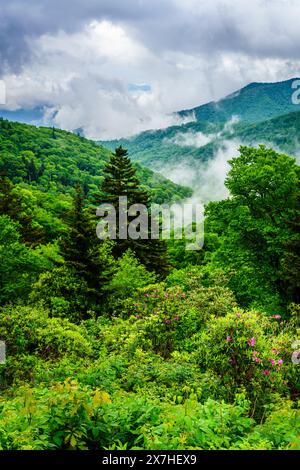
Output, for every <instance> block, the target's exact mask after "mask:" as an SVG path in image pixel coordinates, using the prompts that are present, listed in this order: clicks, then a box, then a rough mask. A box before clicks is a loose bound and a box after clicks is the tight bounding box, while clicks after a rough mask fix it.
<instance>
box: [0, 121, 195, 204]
mask: <svg viewBox="0 0 300 470" xmlns="http://www.w3.org/2000/svg"><path fill="white" fill-rule="evenodd" d="M109 155H110V151H109V150H107V149H105V148H104V147H102V146H99V145H98V144H96V143H95V142H93V141H91V140H87V139H85V138H83V137H80V136H78V135H75V134H73V133H71V132H66V131H62V130H58V129H53V128H47V127H35V126H31V125H27V124H21V123H13V122H10V121H7V120H4V119H1V118H0V172H1V171H5V172H6V174H7V176H9V177H10V178H11V180H12V181H13V182H14V183H16V184H21V185H22V186H24V185H25V186H26V185H30V187H31V188H33V189H36V190H38V191H49V190H51V191H52V192H53V193H56V194H57V197H58V198H60V197H62V195H68V194H69V193H70V192H71V191H72V189H73V187H74V186H75V184H76V182H77V181H80V182H81V183H82V184H83V185H84V188H85V191H86V192H89V193H90V194H92V192H93V191H95V190H97V188H98V187H99V184H100V183H101V181H102V171H103V167H104V165H105V163H106V162H107V160H108V158H109ZM136 168H137V174H138V177H139V179H140V181H141V182H142V184H143V186H144V188H145V189H146V190H147V191H149V192H150V194H151V196H152V200H153V201H154V202H157V203H161V202H171V201H177V200H180V199H182V198H184V197H187V196H189V195H190V194H191V190H190V189H189V188H184V187H181V186H178V185H176V184H174V183H173V182H171V181H170V180H168V179H166V178H164V177H163V176H161V175H158V174H155V173H154V172H153V171H151V170H150V169H148V168H143V167H141V166H140V165H138V164H137V165H136Z"/></svg>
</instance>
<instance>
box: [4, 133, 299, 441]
mask: <svg viewBox="0 0 300 470" xmlns="http://www.w3.org/2000/svg"><path fill="white" fill-rule="evenodd" d="M16 126H18V125H16ZM26 128H28V126H27V127H26ZM10 129H11V130H10V131H9V132H6V133H5V151H4V147H3V145H4V144H3V141H2V143H1V149H0V151H1V154H0V158H1V160H0V163H1V168H2V171H4V170H5V171H6V174H3V175H2V176H1V181H0V183H1V184H0V214H1V215H0V258H1V264H0V266H1V267H0V279H1V284H0V301H1V305H2V307H1V310H0V338H1V339H2V340H4V341H5V342H6V346H7V360H6V363H5V364H3V365H0V379H1V399H0V410H1V413H0V448H1V449H2V450H7V449H17V450H20V449H41V450H42V449H53V450H55V449H91V450H93V449H172V450H175V449H241V450H246V449H266V450H271V449H291V450H292V449H299V448H300V438H299V436H300V415H299V386H300V383H299V363H298V362H299V361H298V359H299V353H298V352H297V350H296V349H294V348H295V347H296V346H295V344H294V343H295V341H296V340H298V339H299V293H298V292H299V284H300V283H299V201H300V199H299V167H298V166H297V165H296V163H295V160H294V159H293V158H291V157H288V156H286V155H281V154H278V153H276V152H275V151H273V150H271V149H267V148H265V147H260V148H258V149H257V148H249V147H242V148H241V149H240V155H239V156H238V157H237V158H235V159H233V160H232V161H231V170H230V172H229V174H228V177H227V181H226V185H227V187H228V189H229V190H230V197H229V198H228V199H227V200H224V201H221V202H214V203H210V204H209V205H208V206H207V208H206V237H205V246H204V249H203V250H201V253H199V252H193V253H190V252H185V250H184V245H183V243H180V241H178V242H176V240H173V241H170V243H169V246H168V247H167V246H166V245H165V244H164V243H162V242H160V243H155V244H148V245H145V246H143V244H142V243H141V242H140V241H137V240H135V241H134V240H132V241H130V240H129V241H128V243H126V244H125V243H124V241H122V243H121V241H120V243H119V242H118V241H117V242H100V241H99V240H98V239H97V237H96V236H95V235H94V233H95V223H96V221H95V217H94V208H95V207H94V205H93V204H95V203H96V202H97V204H99V202H101V201H103V202H105V201H108V200H109V199H110V200H113V198H114V197H115V196H116V194H115V193H114V191H113V190H112V187H113V186H114V184H116V185H117V183H118V178H120V179H121V180H122V182H123V183H124V184H123V186H122V191H121V193H122V194H132V191H133V192H136V194H138V195H139V197H141V198H145V197H146V193H145V188H144V187H142V186H141V185H140V184H139V181H138V178H136V174H135V172H134V169H133V167H132V166H131V164H130V161H129V159H127V156H126V154H124V153H122V151H120V149H119V151H116V153H115V154H114V155H113V156H111V157H110V159H108V161H107V163H106V164H105V165H104V166H103V170H102V171H103V173H102V177H101V179H100V180H99V185H98V186H96V187H93V188H90V187H88V186H86V185H85V184H84V181H83V180H82V176H83V174H84V175H88V174H89V171H90V170H89V169H88V168H86V169H85V170H84V173H83V174H82V173H80V174H77V175H76V176H77V178H76V181H75V180H74V181H72V182H70V185H69V189H68V191H67V198H66V199H64V196H62V198H61V199H57V194H58V193H59V192H60V191H61V194H64V192H63V191H62V188H61V187H60V184H62V183H61V182H60V183H59V184H58V182H57V175H58V173H59V169H58V160H57V158H56V157H55V158H54V157H53V162H52V164H51V165H52V166H51V171H50V170H49V171H48V173H47V185H44V183H42V182H41V180H40V178H43V177H42V176H41V175H40V176H38V175H36V176H35V179H33V180H32V179H31V180H30V179H28V172H27V173H26V172H25V173H21V174H18V176H16V171H17V170H16V169H17V168H18V165H19V164H21V163H22V162H24V161H26V162H27V163H26V164H27V165H29V167H28V168H31V166H30V165H31V164H30V159H29V160H26V158H25V160H24V158H23V157H24V151H25V152H26V151H27V150H26V149H24V147H23V148H22V150H21V149H20V150H18V148H17V147H16V145H15V139H16V135H15V134H14V132H13V130H14V125H12V124H11V128H10ZM16 132H17V130H16ZM41 132H45V131H44V130H42V131H41ZM47 132H50V131H47ZM3 135H4V134H3V133H1V137H3ZM18 135H19V136H21V135H22V134H18ZM54 135H55V132H54ZM27 137H28V136H27ZM20 138H21V137H20ZM72 139H73V137H72ZM77 139H78V138H77ZM53 140H55V138H53ZM26 142H28V140H26ZM35 142H36V143H37V142H38V140H35ZM51 149H52V148H51V145H50V146H49V147H48V150H47V152H48V156H49V158H48V157H47V164H49V165H50V161H51V158H52V157H50V155H51V151H52V150H51ZM8 151H9V152H11V153H10V158H8V157H7V153H6V152H8ZM30 151H31V152H33V150H32V148H31V150H30ZM62 151H63V150H62ZM11 155H15V160H14V161H15V165H16V167H15V169H14V170H11V167H9V165H10V164H11V162H12V159H11ZM26 155H27V154H26ZM40 155H43V158H44V156H45V154H44V153H43V152H42V153H39V148H38V147H37V148H36V153H35V154H34V159H35V160H34V164H35V168H36V169H37V168H39V164H42V157H41V156H40ZM30 158H31V157H30ZM40 159H41V160H40ZM112 161H114V165H113V167H114V169H113V168H112V167H111V162H112ZM20 162H21V163H20ZM88 163H89V160H88V158H86V159H85V158H82V160H80V164H81V165H88ZM125 163H126V164H125ZM22 164H23V163H22ZM116 167H117V168H119V170H120V171H115V169H116ZM121 167H122V168H121ZM121 170H122V171H121ZM10 171H11V173H9V172H10ZM32 171H33V170H30V174H32ZM122 172H123V173H122ZM125 173H126V174H127V176H128V178H127V179H126V178H125V179H124V175H125ZM49 175H51V178H50V176H49ZM118 175H119V176H118ZM86 177H87V178H88V176H86ZM15 178H17V180H16V179H15ZM26 178H27V180H26ZM25 180H26V182H25ZM108 182H110V184H109V185H108V184H107V183H108ZM62 186H63V185H62ZM72 187H73V189H72ZM37 191H38V192H37ZM91 191H92V193H91ZM122 194H118V195H122ZM71 198H72V200H71ZM143 200H144V201H146V199H143ZM46 205H47V211H46V210H45V208H46ZM16 208H18V209H19V210H16ZM292 359H293V360H292Z"/></svg>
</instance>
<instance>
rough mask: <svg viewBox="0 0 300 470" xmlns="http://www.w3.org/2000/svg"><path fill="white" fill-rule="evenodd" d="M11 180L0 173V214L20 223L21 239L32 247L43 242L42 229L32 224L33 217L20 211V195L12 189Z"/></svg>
mask: <svg viewBox="0 0 300 470" xmlns="http://www.w3.org/2000/svg"><path fill="white" fill-rule="evenodd" d="M13 189H14V187H13V184H12V183H11V181H10V180H9V179H8V178H7V177H6V176H5V174H1V175H0V215H8V216H9V217H10V218H11V219H12V220H14V221H16V222H18V223H19V224H20V233H21V241H22V242H23V243H25V244H26V245H28V246H31V247H34V246H37V245H39V244H41V243H42V242H43V239H44V231H43V229H42V228H41V227H39V226H37V225H34V223H33V218H32V217H31V216H30V215H28V214H26V213H25V212H23V211H22V197H21V196H20V195H18V194H16V192H14V191H13Z"/></svg>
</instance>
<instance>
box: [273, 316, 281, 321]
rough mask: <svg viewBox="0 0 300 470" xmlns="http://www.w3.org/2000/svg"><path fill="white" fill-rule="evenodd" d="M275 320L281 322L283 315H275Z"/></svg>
mask: <svg viewBox="0 0 300 470" xmlns="http://www.w3.org/2000/svg"><path fill="white" fill-rule="evenodd" d="M273 318H275V320H280V319H281V315H274V317H273Z"/></svg>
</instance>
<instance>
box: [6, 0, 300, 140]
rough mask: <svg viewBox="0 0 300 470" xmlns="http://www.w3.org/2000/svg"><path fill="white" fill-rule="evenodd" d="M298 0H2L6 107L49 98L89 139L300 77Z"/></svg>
mask: <svg viewBox="0 0 300 470" xmlns="http://www.w3.org/2000/svg"><path fill="white" fill-rule="evenodd" d="M299 18H300V2H299V1H297V0H253V1H252V2H249V1H244V0H214V1H209V0H184V1H182V0H151V1H149V0H123V1H120V0H118V1H116V0H88V1H87V2H82V0H81V1H79V0H72V1H71V0H60V1H58V0H27V1H26V2H24V1H21V0H10V1H9V2H7V1H5V0H0V78H2V79H3V80H4V81H5V83H6V86H7V106H6V107H7V109H10V110H14V109H19V108H28V107H29V108H33V107H35V106H45V107H46V108H45V109H46V112H47V116H49V114H50V115H51V113H52V116H53V119H54V120H55V123H56V124H57V125H58V126H60V127H63V128H66V129H74V128H78V127H82V128H83V129H84V130H85V132H86V134H87V135H88V136H90V137H92V138H111V137H112V138H113V137H120V136H128V135H132V134H135V133H137V132H140V131H142V130H144V129H152V128H158V127H165V126H168V125H171V124H178V123H180V120H178V119H179V118H178V117H176V116H174V114H173V112H174V111H177V110H180V109H187V108H192V107H194V106H197V105H199V104H202V103H204V102H206V101H209V100H216V99H218V98H220V97H221V96H224V95H226V94H228V93H231V92H232V91H234V90H236V89H239V88H240V87H242V86H244V85H246V84H247V83H249V82H251V81H277V80H284V79H288V78H291V77H293V76H298V75H299V59H300V49H299V42H300V28H299V27H298V19H299Z"/></svg>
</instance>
